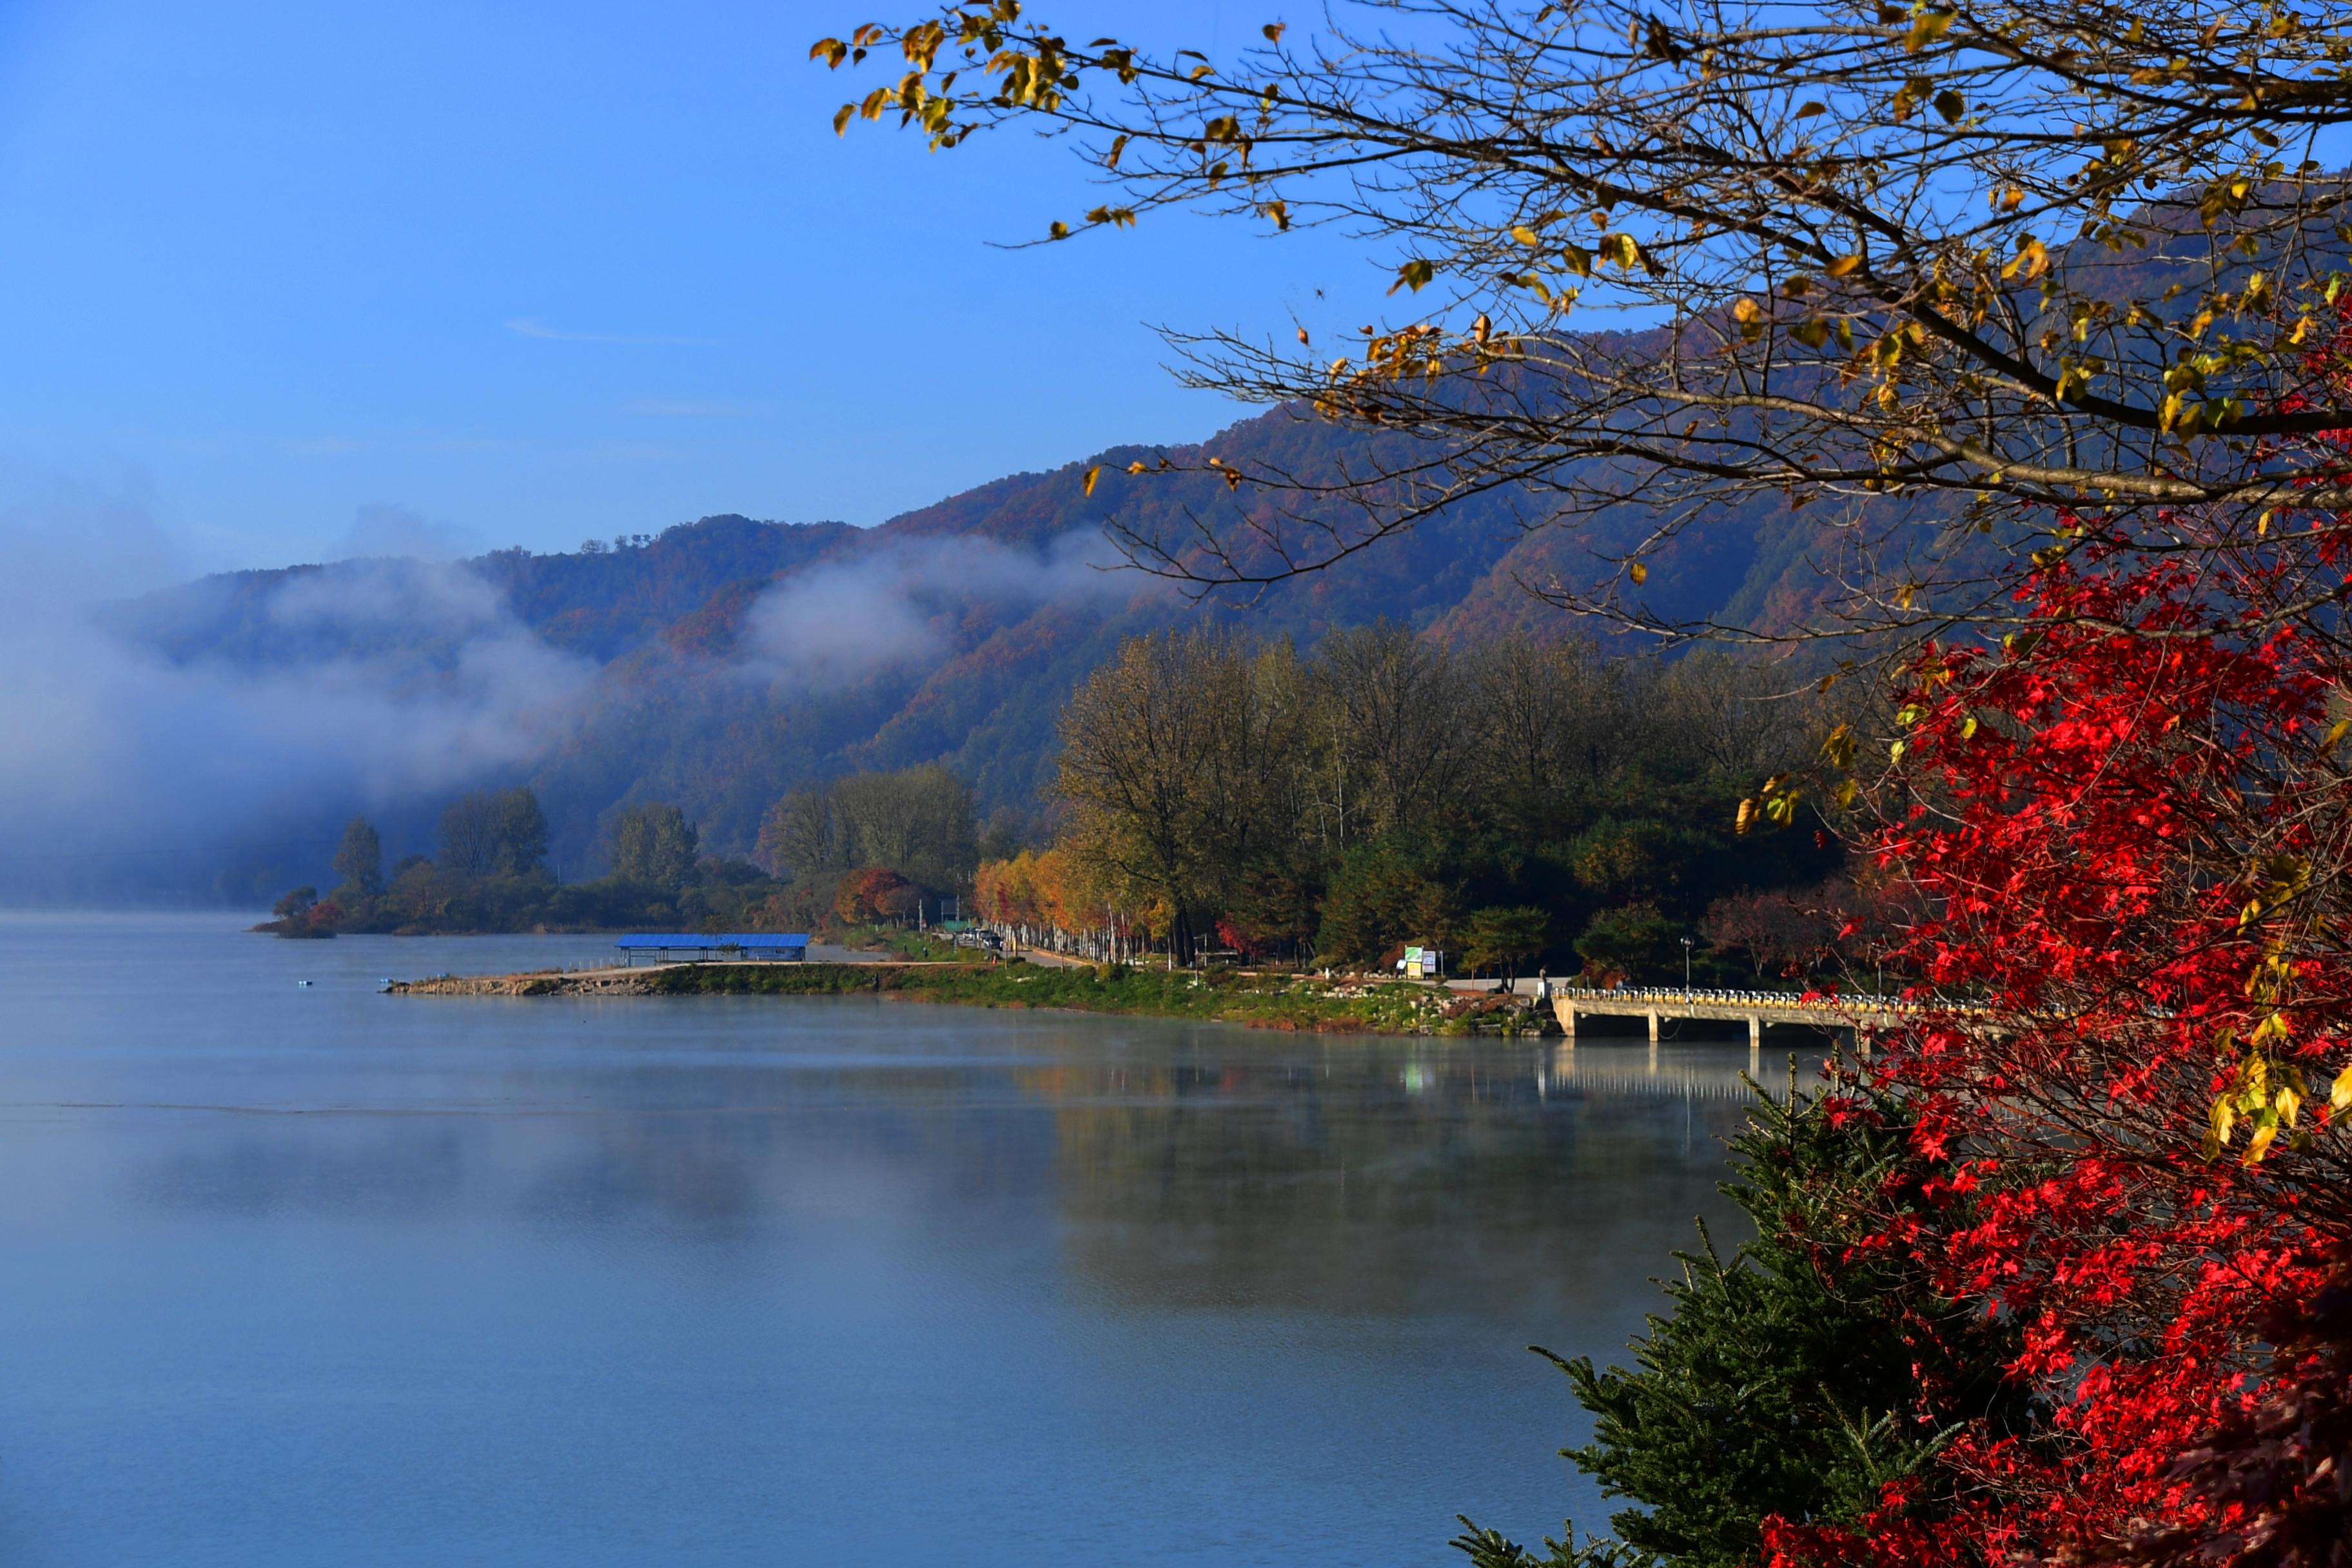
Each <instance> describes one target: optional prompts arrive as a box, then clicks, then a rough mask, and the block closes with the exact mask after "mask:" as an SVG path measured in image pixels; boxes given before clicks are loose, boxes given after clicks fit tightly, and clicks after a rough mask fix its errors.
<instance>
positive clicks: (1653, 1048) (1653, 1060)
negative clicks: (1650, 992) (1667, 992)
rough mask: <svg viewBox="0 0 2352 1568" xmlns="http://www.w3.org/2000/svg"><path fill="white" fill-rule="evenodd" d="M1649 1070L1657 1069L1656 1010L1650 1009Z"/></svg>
mask: <svg viewBox="0 0 2352 1568" xmlns="http://www.w3.org/2000/svg"><path fill="white" fill-rule="evenodd" d="M1650 1070H1651V1071H1652V1072H1655V1071H1657V1070H1658V1010H1657V1009H1656V1008H1655V1007H1653V1008H1651V1009H1650Z"/></svg>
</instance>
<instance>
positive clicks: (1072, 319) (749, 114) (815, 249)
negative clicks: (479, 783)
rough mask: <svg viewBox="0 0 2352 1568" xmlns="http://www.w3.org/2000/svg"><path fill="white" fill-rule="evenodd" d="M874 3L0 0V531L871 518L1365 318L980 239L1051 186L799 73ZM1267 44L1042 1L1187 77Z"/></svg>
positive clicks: (1134, 253)
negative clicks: (1282, 346)
mask: <svg viewBox="0 0 2352 1568" xmlns="http://www.w3.org/2000/svg"><path fill="white" fill-rule="evenodd" d="M870 3H871V0H856V3H855V4H854V5H853V6H852V8H851V9H850V10H837V9H835V6H834V5H831V4H830V3H829V0H827V3H822V4H811V3H809V0H782V3H769V4H760V3H754V0H709V3H707V4H694V3H687V0H672V3H671V4H668V5H659V6H656V5H643V4H638V5H617V4H604V3H601V0H564V3H562V4H541V3H538V0H530V3H524V4H501V5H488V6H485V5H479V4H473V5H457V4H445V3H443V0H416V3H412V4H408V5H372V6H358V5H323V6H322V5H315V4H312V5H296V4H285V3H275V0H215V3H214V4H208V5H187V4H185V3H184V0H178V3H172V4H160V3H153V0H73V3H71V4H59V3H34V4H16V5H6V6H5V7H0V366H5V374H0V507H7V506H15V507H17V508H19V509H22V508H24V507H27V506H32V507H35V508H36V510H37V509H38V507H39V506H41V505H46V504H47V502H43V501H40V500H31V501H28V500H26V499H25V498H27V497H32V498H44V497H48V498H54V497H56V496H58V495H72V496H78V497H80V498H82V499H81V500H79V501H77V502H75V503H74V504H70V505H58V506H57V507H55V508H54V510H53V511H52V512H50V513H44V514H42V515H44V516H49V515H53V516H54V518H55V519H56V521H54V523H53V524H51V525H50V526H54V527H56V528H59V529H68V528H74V527H88V526H97V525H95V524H91V523H89V522H88V521H86V520H87V519H89V518H91V517H103V516H111V515H120V514H124V513H136V514H138V515H139V517H140V519H141V520H142V523H143V524H144V525H145V528H144V531H142V537H143V538H153V539H158V540H163V541H168V542H169V543H168V548H169V550H170V551H171V552H173V553H174V555H175V558H176V560H175V563H176V564H177V565H181V566H184V567H186V568H190V569H213V568H218V567H222V566H229V565H260V564H273V563H282V562H289V561H300V560H317V559H320V558H322V557H325V556H331V555H334V554H337V553H341V552H348V551H349V550H350V549H352V547H353V546H354V545H361V546H371V545H373V546H381V545H383V544H385V543H398V542H402V541H404V540H412V539H413V540H417V541H420V542H425V543H434V542H438V543H439V544H441V545H443V546H444V547H457V548H467V549H472V548H484V547H490V546H499V545H507V544H523V545H527V546H530V548H533V549H537V550H553V549H570V548H572V547H574V546H575V545H576V544H577V543H578V542H579V541H580V540H581V539H583V537H588V536H592V535H593V536H598V537H610V536H611V535H613V534H614V533H620V532H632V533H634V532H649V531H656V530H658V529H660V528H662V527H665V526H667V525H668V524H670V523H673V522H677V521H684V520H687V519H690V518H693V517H698V516H701V515H704V514H706V513H709V512H716V511H741V512H747V513H750V514H751V515H753V516H759V517H772V518H779V519H786V520H811V519H818V518H839V519H843V520H845V521H852V522H857V523H873V522H878V521H882V520H884V519H885V518H887V517H889V516H892V515H894V514H895V513H897V512H899V511H902V510H908V509H909V508H912V507H916V506H919V505H922V504H924V503H926V502H928V501H930V500H937V499H938V498H940V497H941V496H943V495H947V494H950V493H952V492H953V491H955V490H957V489H962V488H965V487H967V486H970V485H972V484H976V483H980V482H982V481H983V480H986V479H992V478H994V477H996V476H997V475H1000V474H1003V473H1007V472H1011V471H1014V470H1018V469H1023V468H1044V467H1049V466H1052V465H1055V464H1058V463H1061V462H1066V461H1068V460H1070V459H1072V458H1077V457H1080V456H1083V455H1085V454H1087V453H1089V452H1091V451H1094V450H1097V449H1098V448H1100V447H1105V446H1108V445H1111V444H1113V443H1115V442H1119V441H1128V440H1176V439H1190V438H1197V437H1201V436H1203V435H1206V434H1207V433H1209V432H1210V431H1212V430H1214V429H1216V428H1218V427H1219V426H1223V425H1224V424H1227V423H1229V422H1230V421H1231V420H1233V419H1234V418H1235V417H1238V416H1242V415H1243V414H1244V413H1246V412H1247V411H1246V410H1243V409H1240V408H1238V407H1237V406H1236V405H1232V404H1229V403H1225V402H1223V401H1221V400H1218V399H1215V398H1213V397H1210V396H1208V395H1202V394H1199V393H1187V392H1184V391H1181V390H1180V389H1178V388H1177V387H1175V386H1174V385H1173V384H1171V381H1170V379H1169V377H1168V376H1167V375H1166V374H1165V373H1164V372H1163V371H1162V370H1161V368H1160V366H1161V364H1162V363H1163V362H1164V360H1165V359H1166V357H1167V356H1166V353H1165V350H1164V348H1163V347H1162V345H1161V344H1160V342H1159V341H1158V339H1157V338H1156V337H1155V336H1154V335H1153V334H1152V332H1151V331H1150V324H1151V323H1155V322H1165V323H1169V324H1175V325H1182V326H1207V325H1229V326H1232V325H1237V326H1247V327H1252V328H1255V329H1260V330H1265V331H1275V332H1279V333H1282V334H1284V335H1287V331H1288V319H1289V316H1290V314H1291V312H1292V311H1293V310H1297V311H1298V312H1299V313H1300V314H1301V315H1302V317H1303V318H1304V319H1306V320H1307V321H1309V323H1310V325H1315V326H1318V327H1327V326H1329V325H1331V324H1333V323H1335V322H1338V321H1340V319H1341V317H1342V316H1344V315H1345V313H1346V312H1347V311H1349V310H1354V311H1356V312H1357V314H1356V315H1355V316H1353V317H1348V318H1347V321H1349V323H1350V324H1352V322H1353V321H1360V320H1365V319H1369V318H1367V317H1365V316H1364V315H1363V314H1362V312H1363V310H1365V309H1366V308H1367V304H1366V302H1367V301H1369V300H1377V299H1378V298H1379V295H1380V292H1381V288H1382V287H1384V285H1385V282H1386V278H1385V277H1384V276H1376V275H1375V273H1374V271H1373V268H1372V265H1371V263H1370V261H1368V260H1367V259H1365V258H1363V257H1362V256H1361V254H1360V251H1359V250H1357V249H1356V248H1355V247H1350V246H1349V245H1348V244H1347V243H1346V242H1345V240H1344V239H1341V238H1339V237H1331V236H1304V237H1302V236H1297V235H1294V236H1293V237H1289V238H1287V239H1286V240H1284V241H1281V242H1278V243H1276V242H1269V241H1267V240H1265V239H1263V238H1260V237H1257V236H1255V234H1253V233H1251V232H1248V231H1245V230H1244V229H1242V228H1238V227H1229V226H1221V225H1217V224H1213V223H1211V222H1208V221H1206V220H1202V219H1196V218H1189V217H1174V218H1168V219H1163V220H1161V221H1160V222H1159V223H1158V224H1156V225H1153V226H1147V227H1146V228H1145V229H1143V230H1139V231H1137V232H1136V233H1134V234H1129V235H1122V236H1119V237H1117V238H1116V239H1114V240H1111V241H1109V242H1108V243H1096V242H1095V241H1092V240H1089V241H1088V242H1087V243H1084V244H1081V245H1072V246H1063V247H1052V248H1049V249H1039V250H1030V251H1023V252H1007V251H1003V250H1001V249H995V248H992V247H991V246H990V245H989V243H988V242H989V241H991V240H1003V239H1019V238H1025V237H1031V236H1034V235H1035V234H1038V233H1040V232H1042V231H1043V229H1044V227H1045V225H1046V223H1047V222H1049V221H1050V220H1052V219H1054V218H1056V217H1071V216H1075V215H1076V213H1077V212H1079V211H1081V210H1082V209H1083V208H1084V206H1086V205H1090V201H1091V198H1090V197H1089V194H1088V188H1087V185H1086V184H1085V181H1084V175H1083V172H1082V171H1080V170H1079V169H1078V168H1077V167H1076V165H1075V163H1072V162H1071V161H1070V160H1069V158H1068V157H1067V156H1066V154H1065V153H1059V152H1056V151H1055V150H1053V149H1051V148H1047V147H1044V146H1041V145H1039V144H1037V143H1035V142H1032V141H1030V140H1028V139H1027V138H1025V137H1004V136H1000V137H992V138H983V139H982V140H980V141H977V142H973V143H971V145H969V146H968V147H966V148H964V149H962V150H960V151H958V152H956V153H950V154H946V155H941V156H932V155H930V154H928V153H925V152H924V151H923V148H922V146H921V143H920V142H919V141H918V140H916V139H914V138H912V137H908V136H905V135H901V134H898V133H893V132H882V131H880V130H878V129H877V128H875V127H871V126H866V127H861V128H860V130H859V131H853V132H852V133H851V135H850V136H849V137H847V138H846V139H843V140H836V139H835V136H834V135H833V133H832V131H831V128H830V125H829V123H828V121H829V120H830V117H831V112H832V110H833V109H834V108H835V106H836V105H837V104H839V103H840V102H841V101H842V100H844V99H845V97H849V96H853V95H854V94H853V90H852V89H853V88H854V89H855V91H856V92H862V91H863V90H864V87H865V86H867V85H871V84H872V82H871V80H868V81H865V82H862V83H853V81H852V80H851V79H848V78H846V77H845V76H837V75H832V74H829V73H827V72H826V71H824V69H823V68H821V67H818V66H815V65H813V64H809V63H807V62H806V60H805V56H806V53H807V48H808V45H809V43H810V42H811V41H812V40H813V39H814V38H815V37H819V36H822V35H824V34H826V33H831V32H839V31H845V30H846V28H847V27H848V26H851V25H854V24H855V23H856V22H858V21H862V20H865V19H866V18H867V16H868V14H869V12H868V11H867V10H864V9H857V6H860V5H866V6H870ZM918 9H919V5H916V6H910V7H909V8H908V14H909V15H911V14H914V12H915V11H916V10H918ZM1033 9H1040V8H1038V7H1033ZM1258 10H1264V11H1265V16H1260V15H1258V14H1257V12H1258ZM1279 13H1280V8H1279V7H1278V6H1276V5H1270V4H1269V5H1258V6H1254V7H1250V8H1248V9H1247V10H1246V11H1245V10H1244V6H1242V5H1237V4H1235V3H1234V0H1223V3H1220V0H1169V3H1164V4H1155V5H1139V4H1132V3H1118V4H1111V3H1103V0H1096V3H1074V4H1070V5H1066V6H1063V7H1062V8H1060V9H1057V10H1051V11H1041V14H1045V15H1050V16H1052V18H1053V19H1054V20H1055V22H1056V23H1057V25H1060V26H1064V27H1065V28H1066V29H1067V30H1069V31H1072V32H1083V33H1086V34H1088V35H1091V34H1093V33H1096V32H1107V33H1116V34H1119V35H1120V36H1123V37H1131V36H1134V35H1133V29H1135V28H1138V27H1141V28H1144V29H1147V34H1146V36H1147V37H1150V36H1155V35H1156V36H1157V37H1162V38H1175V39H1177V40H1178V41H1180V42H1183V43H1192V42H1196V41H1198V40H1201V39H1203V38H1205V39H1207V40H1208V45H1209V47H1211V48H1212V49H1213V51H1218V52H1224V51H1230V50H1232V49H1234V48H1237V47H1239V46H1240V45H1241V44H1242V43H1243V42H1244V40H1245V39H1246V38H1248V37H1254V36H1255V33H1256V30H1257V26H1258V24H1259V23H1260V22H1262V21H1265V20H1268V19H1272V18H1273V17H1274V16H1276V15H1278V14H1279ZM882 14H888V13H887V8H885V11H884V12H883V13H882ZM1297 20H1299V21H1301V22H1305V21H1307V20H1309V18H1308V17H1307V16H1304V15H1302V16H1300V17H1298V18H1297ZM878 79H879V78H875V80H878ZM861 132H862V133H861ZM1318 286H1325V287H1328V288H1329V289H1331V290H1332V300H1331V302H1330V303H1329V304H1328V305H1327V304H1324V303H1322V302H1319V301H1317V300H1315V299H1314V298H1313V289H1315V288H1316V287H1318ZM91 497H96V498H98V499H97V500H90V499H89V498H91ZM77 520H84V521H77ZM28 521H35V522H37V521H38V519H37V518H32V519H28V518H26V517H23V516H20V517H19V518H18V519H17V520H16V522H17V525H18V527H19V528H22V527H24V526H25V525H26V523H27V522H28Z"/></svg>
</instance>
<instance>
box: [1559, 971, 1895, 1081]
mask: <svg viewBox="0 0 2352 1568" xmlns="http://www.w3.org/2000/svg"><path fill="white" fill-rule="evenodd" d="M1551 1008H1552V1012H1553V1014H1554V1015H1555V1016H1558V1017H1559V1026H1560V1028H1561V1030H1562V1031H1563V1032H1565V1033H1566V1035H1567V1037H1568V1038H1567V1040H1566V1041H1565V1042H1563V1048H1564V1049H1568V1050H1574V1049H1575V1048H1576V1020H1577V1018H1578V1017H1579V1016H1588V1017H1593V1016H1598V1017H1633V1018H1639V1017H1646V1018H1648V1019H1649V1021H1650V1050H1651V1052H1652V1053H1653V1054H1655V1052H1656V1051H1657V1048H1658V1022H1659V1020H1660V1019H1662V1018H1704V1019H1708V1020H1711V1021H1715V1022H1718V1023H1727V1024H1740V1023H1744V1024H1746V1025H1747V1026H1748V1060H1749V1062H1750V1063H1751V1064H1753V1063H1754V1062H1756V1060H1757V1059H1758V1058H1759V1057H1760V1056H1761V1055H1762V1053H1763V1049H1764V1026H1766V1025H1768V1024H1802V1025H1805V1026H1808V1027H1811V1028H1815V1029H1825V1030H1832V1031H1834V1030H1838V1029H1843V1030H1846V1031H1848V1032H1849V1033H1850V1034H1851V1035H1852V1036H1853V1039H1854V1042H1855V1045H1856V1047H1857V1048H1867V1043H1866V1035H1867V1031H1869V1030H1871V1029H1876V1028H1885V1027H1886V1026H1888V1025H1890V1024H1893V1023H1895V1021H1896V1020H1898V1019H1899V1018H1902V1017H1904V1016H1908V1015H1913V1014H1916V1013H1918V1012H1920V1011H1922V1009H1921V1008H1920V1007H1919V1006H1918V1005H1917V1004H1916V1003H1909V1002H1904V1001H1901V1000H1899V999H1897V998H1895V997H1892V996H1868V997H1863V996H1840V997H1835V998H1829V997H1813V998H1811V999H1808V998H1807V997H1805V996H1802V995H1800V994H1797V993H1795V992H1790V991H1705V990H1685V989H1684V988H1682V987H1680V986H1661V985H1628V986H1622V987H1620V988H1618V989H1615V990H1609V991H1602V990H1598V989H1595V988H1592V987H1589V986H1582V985H1554V986H1553V987H1552V988H1551Z"/></svg>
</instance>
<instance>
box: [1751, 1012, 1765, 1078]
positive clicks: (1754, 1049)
mask: <svg viewBox="0 0 2352 1568" xmlns="http://www.w3.org/2000/svg"><path fill="white" fill-rule="evenodd" d="M1763 1070H1764V1015H1763V1014H1761V1013H1750V1014H1748V1077H1749V1078H1754V1077H1755V1076H1756V1075H1757V1074H1758V1073H1759V1072H1762V1071H1763Z"/></svg>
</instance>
